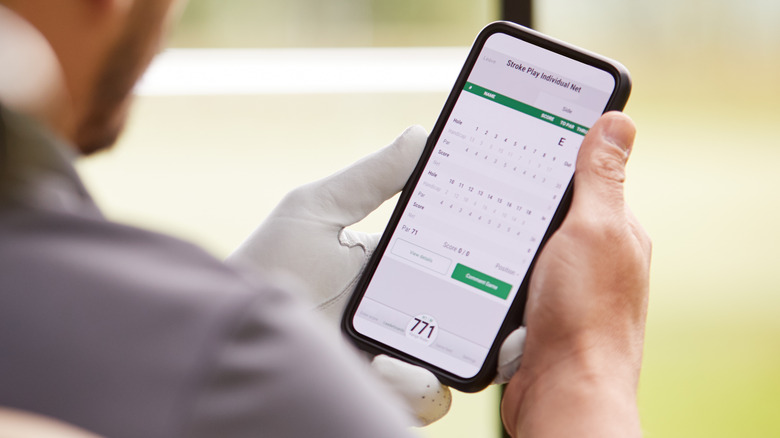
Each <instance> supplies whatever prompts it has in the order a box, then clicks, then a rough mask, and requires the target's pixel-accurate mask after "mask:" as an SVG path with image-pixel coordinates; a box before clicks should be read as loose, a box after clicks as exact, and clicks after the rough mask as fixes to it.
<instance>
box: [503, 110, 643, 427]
mask: <svg viewBox="0 0 780 438" xmlns="http://www.w3.org/2000/svg"><path fill="white" fill-rule="evenodd" d="M635 132H636V129H635V127H634V125H633V122H631V120H630V119H629V118H628V117H627V116H626V115H624V114H621V113H608V114H606V115H604V116H602V118H601V119H599V121H598V122H597V123H596V124H595V125H594V126H593V128H592V129H591V130H590V132H589V133H588V135H587V136H586V137H585V140H584V142H583V144H582V148H581V149H580V153H579V156H578V158H577V168H576V175H575V180H574V197H573V200H572V205H571V209H570V210H569V213H568V215H567V217H566V219H565V220H564V222H563V224H562V225H561V227H560V229H559V230H558V231H557V232H556V233H555V234H554V235H553V236H552V238H551V239H550V240H549V242H548V243H547V246H546V247H545V248H544V250H543V252H542V254H540V257H539V260H538V263H537V265H536V267H535V269H534V272H533V274H532V278H531V284H530V287H529V295H528V303H527V306H526V324H527V329H528V332H527V339H526V344H525V351H524V356H523V360H522V364H521V366H520V369H519V370H518V372H517V373H516V374H515V376H514V377H513V378H512V380H511V381H510V383H509V385H508V386H507V391H506V394H505V397H504V401H503V406H502V415H503V419H504V424H505V425H506V427H507V430H508V431H509V432H510V433H512V434H513V435H522V436H537V435H541V436H546V435H549V436H591V435H593V436H600V437H604V436H613V435H614V436H621V437H626V436H639V435H640V429H639V419H638V413H637V409H636V388H637V382H638V379H639V369H640V365H641V360H642V349H643V344H644V327H645V319H646V313H647V298H648V288H649V268H650V253H651V244H650V239H649V237H648V235H647V233H646V232H645V231H644V229H643V228H642V227H641V226H640V225H639V223H638V221H637V220H636V218H635V217H634V215H633V214H632V213H631V212H630V211H629V209H628V207H627V206H626V204H625V202H624V198H623V182H624V180H625V164H626V160H627V159H628V156H629V153H630V151H631V147H632V145H633V140H634V135H635Z"/></svg>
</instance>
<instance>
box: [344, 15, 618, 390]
mask: <svg viewBox="0 0 780 438" xmlns="http://www.w3.org/2000/svg"><path fill="white" fill-rule="evenodd" d="M629 90H630V81H629V79H628V74H627V72H626V71H625V69H624V68H623V67H622V66H620V65H619V64H617V63H615V62H613V61H609V60H607V59H605V58H602V57H599V56H598V55H594V54H591V53H589V52H586V51H583V50H581V49H577V48H575V47H573V46H570V45H567V44H565V43H562V42H559V41H555V40H553V39H550V38H548V37H545V36H543V35H541V34H539V33H537V32H534V31H530V30H528V29H525V28H522V27H520V26H517V25H513V24H509V23H493V24H491V25H489V26H487V27H486V28H485V29H484V30H483V31H482V32H481V33H480V35H479V36H478V37H477V39H476V41H475V43H474V46H473V48H472V50H471V52H470V54H469V57H468V59H467V61H466V64H465V66H464V68H463V70H462V71H461V74H460V76H459V78H458V80H457V82H456V84H455V87H454V88H453V91H452V93H451V94H450V96H449V98H448V100H447V102H446V104H445V106H444V109H443V110H442V113H441V116H440V118H439V120H438V121H437V123H436V125H435V127H434V129H433V131H432V133H431V135H430V137H429V139H428V143H427V145H426V149H425V151H424V152H423V155H422V157H421V160H420V162H419V163H418V166H417V168H416V169H415V172H414V173H413V175H412V177H411V178H410V180H409V182H408V183H407V186H406V187H405V189H404V192H403V193H402V196H401V199H400V200H399V203H398V206H397V207H396V210H395V212H394V213H393V217H392V218H391V220H390V223H389V225H388V227H387V230H386V231H385V234H384V235H383V237H382V240H381V241H380V243H379V246H378V248H377V250H376V252H375V253H374V256H373V258H372V260H371V262H370V264H369V266H368V267H367V269H366V271H365V273H364V277H363V278H362V280H361V282H360V283H359V285H358V287H357V289H356V293H355V295H354V297H353V300H352V301H351V303H350V306H349V307H348V309H347V312H346V313H345V318H344V329H345V331H346V333H347V334H348V335H349V336H351V337H352V338H353V339H354V340H355V341H356V342H357V344H358V345H359V346H361V347H362V348H365V349H367V350H369V351H372V352H376V353H385V354H389V355H393V356H395V357H399V358H401V359H403V360H406V361H408V362H410V363H413V364H415V365H420V366H423V367H425V368H428V369H430V370H431V371H432V372H434V373H435V374H436V375H437V377H439V379H440V380H441V381H442V382H443V383H445V384H448V385H450V386H453V387H455V388H456V389H460V390H463V391H477V390H480V389H482V388H483V387H484V386H486V385H487V384H488V383H489V382H490V381H491V380H492V378H493V375H494V374H495V369H496V356H497V353H498V349H499V346H500V345H501V342H502V341H503V339H504V338H505V337H506V336H507V335H508V334H509V333H510V332H511V331H512V330H513V329H514V328H516V327H517V326H518V325H519V323H520V321H521V319H522V314H523V308H524V305H525V297H526V291H527V288H528V279H529V278H530V273H531V271H532V268H533V265H534V262H535V260H536V257H537V255H538V253H539V251H540V249H541V248H542V246H543V244H544V242H545V241H546V240H547V239H548V238H549V236H550V235H551V234H552V232H553V231H554V230H555V229H556V228H557V226H558V225H559V224H560V222H561V221H562V220H563V218H564V216H565V213H566V210H567V208H568V203H569V200H570V196H571V181H572V177H573V175H574V163H575V161H576V158H577V152H578V150H579V146H580V144H581V142H582V139H583V137H584V136H585V134H586V133H587V132H588V130H589V129H590V126H592V125H593V123H595V121H596V120H597V119H598V118H599V116H600V115H601V114H602V113H603V112H605V111H607V110H610V109H622V107H623V105H624V104H625V102H626V100H627V99H628V94H629Z"/></svg>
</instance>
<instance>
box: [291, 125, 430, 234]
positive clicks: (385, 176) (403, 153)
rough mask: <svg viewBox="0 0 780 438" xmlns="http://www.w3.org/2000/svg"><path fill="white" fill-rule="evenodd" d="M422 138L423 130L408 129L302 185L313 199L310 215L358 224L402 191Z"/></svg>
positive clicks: (416, 159)
mask: <svg viewBox="0 0 780 438" xmlns="http://www.w3.org/2000/svg"><path fill="white" fill-rule="evenodd" d="M426 138H427V134H426V133H425V130H424V129H423V128H421V127H419V126H412V127H410V128H408V129H407V130H406V131H404V133H403V134H401V135H400V136H399V137H398V138H396V139H395V141H393V142H392V143H391V144H390V145H388V146H386V147H385V148H383V149H381V150H379V151H378V152H375V153H373V154H371V155H369V156H367V157H365V158H363V159H362V160H360V161H358V162H357V163H355V164H353V165H351V166H349V167H347V168H346V169H343V170H342V171H340V172H338V173H336V174H334V175H331V176H329V177H327V178H325V179H322V180H320V181H316V182H314V183H312V184H310V185H308V186H304V187H306V188H307V190H309V191H310V194H311V195H313V196H312V199H316V200H317V202H316V203H314V204H313V205H310V206H309V210H310V213H312V214H313V215H315V216H317V217H319V218H321V219H322V220H324V221H326V222H331V223H335V224H338V225H340V226H349V225H352V224H354V223H355V222H358V221H360V220H361V219H363V218H364V217H366V216H367V215H368V214H369V213H371V212H372V211H374V210H376V208H377V207H379V206H380V205H381V204H382V203H383V202H385V201H386V200H388V199H390V198H391V197H392V196H393V195H395V194H396V193H398V192H399V191H400V190H401V189H402V188H403V186H404V184H405V183H406V180H408V179H409V175H411V173H412V170H413V169H414V166H415V164H417V161H418V160H419V159H420V154H421V153H422V150H423V148H424V147H425V141H426ZM334 205H335V206H337V208H333V206H334Z"/></svg>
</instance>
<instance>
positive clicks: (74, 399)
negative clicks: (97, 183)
mask: <svg viewBox="0 0 780 438" xmlns="http://www.w3.org/2000/svg"><path fill="white" fill-rule="evenodd" d="M68 151H69V148H68V147H67V145H64V144H62V143H61V142H60V141H59V140H58V139H57V138H55V137H54V136H53V135H51V134H50V133H49V132H48V131H47V130H46V129H44V128H43V127H42V126H40V125H39V124H37V123H35V122H34V121H32V120H31V119H29V118H26V117H23V116H20V115H18V114H16V113H13V112H11V111H9V110H7V109H4V108H3V107H2V106H0V405H5V406H11V407H15V408H20V409H25V410H29V411H33V412H38V413H41V414H45V415H48V416H52V417H55V418H59V419H61V420H64V421H66V422H69V423H73V424H75V425H77V426H81V427H83V428H86V429H88V430H91V431H94V432H97V433H99V434H103V435H106V436H111V437H144V438H153V437H166V438H169V437H184V436H186V437H250V436H251V437H309V436H312V437H344V438H347V437H361V438H366V437H405V436H409V435H411V432H410V431H409V430H407V429H406V428H405V427H403V425H404V424H408V423H407V420H406V418H405V417H404V415H403V414H402V413H400V411H399V410H398V407H397V406H396V405H394V404H392V405H391V404H390V403H389V402H388V400H390V399H391V398H390V396H389V395H387V393H386V392H385V391H384V388H382V387H381V386H380V384H379V383H378V382H376V381H374V380H373V377H372V376H370V375H369V373H368V372H366V371H365V369H364V368H363V367H364V365H363V364H362V363H361V362H360V361H359V360H358V359H357V356H356V355H355V353H354V352H353V351H352V350H351V349H350V348H348V347H347V346H346V345H343V344H342V341H341V340H340V338H339V337H338V335H337V333H336V330H335V329H330V328H324V327H325V323H324V322H323V323H321V322H320V321H319V320H318V319H317V316H316V315H314V314H313V313H312V312H310V311H308V310H306V309H304V308H303V307H302V306H301V305H299V303H298V302H297V301H296V300H295V299H294V298H293V297H292V296H291V295H290V294H288V293H287V292H286V291H285V290H284V288H280V287H278V286H274V285H272V284H270V283H268V282H264V281H262V280H260V279H257V278H252V277H251V276H249V275H247V274H245V273H242V272H239V271H237V270H236V269H234V268H231V267H229V266H226V265H225V264H223V263H222V262H220V261H218V260H216V259H214V258H213V257H211V256H210V255H208V254H206V253H205V252H204V251H202V250H200V249H199V248H197V247H195V246H193V245H191V244H188V243H185V242H181V241H179V240H176V239H173V238H170V237H167V236H163V235H159V234H155V233H151V232H147V231H143V230H139V229H136V228H132V227H128V226H123V225H119V224H116V223H112V222H110V221H108V220H106V219H105V218H104V217H103V216H102V214H101V213H100V211H99V209H98V208H97V207H96V206H95V204H94V203H93V201H92V200H91V198H90V196H89V194H88V193H87V191H86V190H85V188H84V186H83V185H82V183H81V181H80V180H79V178H78V176H77V175H76V172H75V171H74V169H73V167H72V165H71V163H70V161H71V160H72V157H71V156H70V155H71V154H70V153H69V152H68Z"/></svg>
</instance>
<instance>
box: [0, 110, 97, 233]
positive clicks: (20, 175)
mask: <svg viewBox="0 0 780 438" xmlns="http://www.w3.org/2000/svg"><path fill="white" fill-rule="evenodd" d="M76 156H77V155H76V152H75V151H74V150H73V149H72V147H70V146H69V145H68V144H67V143H65V142H64V141H63V140H62V139H60V138H59V137H57V136H56V135H54V134H53V133H52V132H51V131H50V130H49V129H48V128H46V127H45V126H44V125H43V124H41V123H40V122H37V121H36V120H34V119H32V118H30V117H28V116H25V115H22V114H19V113H16V112H14V111H11V110H10V109H8V108H5V107H3V106H2V105H0V205H3V204H15V205H23V206H25V207H29V208H35V209H41V210H47V211H53V212H63V213H71V214H78V215H84V216H91V217H101V218H102V214H101V213H100V210H99V209H98V207H97V205H95V202H94V201H93V200H92V197H91V196H90V195H89V193H88V192H87V189H86V188H85V187H84V184H83V183H82V182H81V179H80V178H79V176H78V174H77V173H76V170H75V169H74V167H73V164H72V163H73V161H74V160H75V159H76Z"/></svg>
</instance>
